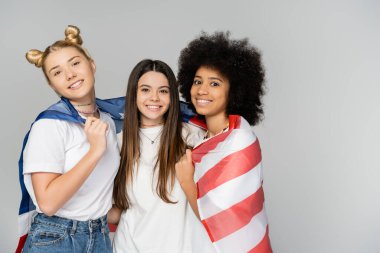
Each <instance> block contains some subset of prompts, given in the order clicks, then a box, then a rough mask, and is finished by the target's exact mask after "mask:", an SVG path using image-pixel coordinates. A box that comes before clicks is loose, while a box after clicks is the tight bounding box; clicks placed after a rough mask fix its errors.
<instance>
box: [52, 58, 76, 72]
mask: <svg viewBox="0 0 380 253" xmlns="http://www.w3.org/2000/svg"><path fill="white" fill-rule="evenodd" d="M77 57H79V55H76V56H73V57H71V58H70V59H69V60H68V61H67V62H71V61H72V60H74V59H75V58H77ZM56 68H59V65H57V66H54V67H52V68H51V69H50V70H49V73H50V72H51V71H52V70H54V69H56Z"/></svg>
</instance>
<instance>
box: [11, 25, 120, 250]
mask: <svg viewBox="0 0 380 253" xmlns="http://www.w3.org/2000/svg"><path fill="white" fill-rule="evenodd" d="M79 33H80V31H79V28H77V27H75V26H68V27H67V28H66V30H65V39H64V40H59V41H56V42H55V43H53V44H52V45H50V46H48V47H47V48H46V49H45V51H43V52H42V51H39V50H35V49H32V50H29V51H28V52H27V54H26V58H27V60H28V61H29V62H30V63H32V64H34V65H35V66H37V67H39V68H42V71H43V73H44V75H45V77H46V80H47V82H48V84H49V86H50V87H51V88H52V89H53V90H54V91H55V92H56V93H57V94H58V95H59V96H60V97H61V100H60V101H59V102H58V103H56V104H54V105H52V106H50V107H49V108H48V109H47V110H45V111H44V112H42V113H41V114H40V115H39V116H38V117H37V119H36V121H35V122H34V123H33V124H32V127H31V130H30V132H29V133H28V134H27V136H26V137H25V140H24V146H23V151H22V153H21V157H20V162H19V165H20V166H19V169H20V184H21V188H22V202H21V205H20V212H19V213H20V224H19V225H20V229H21V234H26V233H27V236H26V235H25V236H23V237H21V240H20V243H19V247H18V249H17V251H16V252H19V251H21V249H22V248H23V251H22V252H24V253H29V252H30V253H31V252H78V253H79V252H102V253H105V252H112V247H111V242H110V238H109V229H108V226H107V219H106V215H107V212H108V210H109V209H110V208H111V206H112V187H113V180H114V177H115V175H116V173H117V169H118V167H119V159H120V155H119V148H118V145H117V137H116V132H117V130H120V129H121V123H122V121H121V114H120V112H122V109H123V105H124V99H120V100H119V99H113V100H107V101H106V100H100V99H96V98H95V86H94V83H95V77H94V74H95V63H94V61H93V60H92V58H91V57H90V55H89V54H88V53H87V51H86V50H85V49H84V48H83V47H82V46H81V44H82V38H81V36H80V34H79ZM30 223H31V224H30ZM30 225H31V226H30ZM29 226H30V227H29ZM25 239H26V243H25V245H24V247H23V246H22V245H23V242H24V241H25Z"/></svg>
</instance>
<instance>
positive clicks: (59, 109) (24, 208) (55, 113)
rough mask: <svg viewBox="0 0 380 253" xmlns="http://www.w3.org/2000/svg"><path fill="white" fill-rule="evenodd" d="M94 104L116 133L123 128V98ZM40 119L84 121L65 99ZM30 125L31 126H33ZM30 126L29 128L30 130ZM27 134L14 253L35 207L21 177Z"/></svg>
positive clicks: (43, 113) (20, 242) (25, 234)
mask: <svg viewBox="0 0 380 253" xmlns="http://www.w3.org/2000/svg"><path fill="white" fill-rule="evenodd" d="M96 104H97V106H98V107H99V110H100V111H102V112H104V113H107V114H109V115H110V116H111V118H112V119H113V120H114V122H115V126H116V132H117V133H119V132H120V131H121V130H122V127H123V118H124V104H125V98H124V97H120V98H112V99H105V100H102V99H96ZM40 119H57V120H65V121H69V122H73V123H78V124H83V123H85V120H84V119H83V118H82V117H81V116H80V115H79V114H78V112H77V111H76V110H75V108H74V107H73V106H72V104H71V103H70V102H69V101H68V99H66V98H63V97H62V98H61V100H60V101H59V102H57V103H56V104H54V105H52V106H50V107H49V108H48V109H46V110H45V111H43V112H41V113H40V114H39V115H38V116H37V118H36V120H35V121H34V122H36V121H38V120H40ZM34 122H33V124H34ZM33 124H32V126H33ZM32 126H31V127H30V128H32ZM29 132H30V130H29V131H28V133H27V134H26V136H25V138H24V142H23V145H22V151H21V155H20V159H19V163H18V164H19V181H20V187H21V194H22V198H21V203H20V208H19V221H18V223H19V236H20V239H19V243H18V246H17V249H16V253H19V252H21V250H22V248H23V246H24V243H25V241H26V238H27V235H28V230H29V228H30V225H31V222H32V217H33V216H34V215H35V213H36V207H35V205H34V204H33V201H32V199H31V198H30V196H29V193H28V191H27V190H26V187H25V184H24V175H23V153H24V148H25V145H26V143H27V142H28V137H29Z"/></svg>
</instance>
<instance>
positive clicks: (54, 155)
mask: <svg viewBox="0 0 380 253" xmlns="http://www.w3.org/2000/svg"><path fill="white" fill-rule="evenodd" d="M100 119H101V120H103V121H104V122H106V123H107V124H108V125H109V129H108V130H107V150H106V151H105V153H104V155H103V156H102V158H101V159H100V160H99V162H98V163H97V165H96V166H95V168H94V170H93V171H92V173H91V174H90V175H89V177H88V178H87V179H86V181H85V182H84V183H83V185H82V186H81V187H80V188H79V190H78V191H77V192H76V193H75V194H74V195H73V196H72V197H71V198H70V199H69V200H68V201H67V202H66V203H65V204H64V205H63V206H62V207H61V208H60V209H59V210H58V211H57V213H56V214H55V215H57V216H60V217H64V218H68V219H74V220H80V221H85V220H89V219H97V218H99V217H101V216H103V215H105V214H107V212H108V210H109V209H110V208H111V206H112V189H113V180H114V177H115V176H116V173H117V170H118V168H119V162H120V154H119V148H118V144H117V138H116V130H115V123H114V122H113V120H112V119H111V117H110V116H109V115H108V114H106V113H102V112H101V113H100ZM89 148H90V144H89V143H88V141H87V137H86V134H85V132H84V129H83V125H81V124H76V123H72V122H68V121H63V120H56V119H41V120H39V121H37V122H36V123H34V125H33V127H32V129H31V131H30V134H29V139H28V142H27V144H26V146H25V150H24V182H25V186H26V189H27V190H28V193H29V195H30V197H31V199H32V200H33V203H34V204H35V205H36V210H37V212H40V213H41V210H40V209H39V207H38V203H37V201H36V196H35V194H34V190H33V186H32V181H31V173H33V172H52V173H59V174H64V173H66V172H68V171H69V170H70V169H72V168H73V167H74V166H75V165H76V164H77V163H78V162H79V161H80V160H81V159H82V157H83V156H84V155H85V154H86V153H87V152H88V150H89Z"/></svg>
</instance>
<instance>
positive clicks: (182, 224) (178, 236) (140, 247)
mask: <svg viewBox="0 0 380 253" xmlns="http://www.w3.org/2000/svg"><path fill="white" fill-rule="evenodd" d="M140 130H141V131H142V132H143V134H140V139H141V144H140V145H141V147H140V148H141V158H140V164H139V167H138V170H137V173H135V177H134V180H133V184H132V185H131V186H129V189H128V194H129V197H130V200H131V204H132V207H131V208H130V209H128V210H127V211H126V212H123V213H122V215H121V218H120V222H119V225H118V227H117V230H116V233H115V237H114V242H113V249H114V252H115V253H121V252H126V253H137V252H139V253H148V252H165V253H172V252H173V253H186V252H197V253H202V252H207V253H209V252H213V251H210V250H208V249H200V250H197V251H194V250H193V249H192V248H193V246H192V241H193V238H194V237H193V234H194V233H198V232H197V231H196V230H194V229H197V230H198V229H203V230H204V228H203V226H202V224H201V223H200V221H199V220H198V219H197V218H196V216H195V214H194V213H193V210H192V209H191V207H190V205H189V204H188V202H187V199H186V195H185V194H184V192H183V191H182V188H181V186H180V185H179V183H178V181H177V180H175V184H174V188H173V191H172V192H171V194H170V200H172V201H177V203H175V204H169V203H166V202H164V201H163V200H162V199H161V198H160V197H159V196H158V195H157V193H156V185H157V169H156V173H154V171H153V167H154V164H155V162H156V157H157V152H158V149H159V145H160V144H159V143H160V136H159V135H160V133H161V130H162V126H158V127H152V128H142V129H140ZM183 133H184V135H183V136H184V137H185V140H186V142H187V143H188V145H190V146H194V144H195V143H197V142H199V140H200V139H202V138H203V134H204V132H203V131H202V130H201V129H199V128H197V127H194V126H191V125H189V124H184V131H183ZM157 136H159V137H158V138H157V139H156V141H155V142H154V143H153V144H152V143H151V140H154V139H155V138H156V137H157ZM186 136H187V138H186ZM148 138H149V139H148ZM194 221H195V222H198V223H194ZM197 225H199V226H200V227H199V226H197ZM204 233H206V231H204ZM201 240H208V241H209V245H211V247H212V244H211V241H210V239H209V238H208V236H207V233H206V234H205V237H203V238H201ZM201 244H204V243H201ZM211 250H213V249H211Z"/></svg>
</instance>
